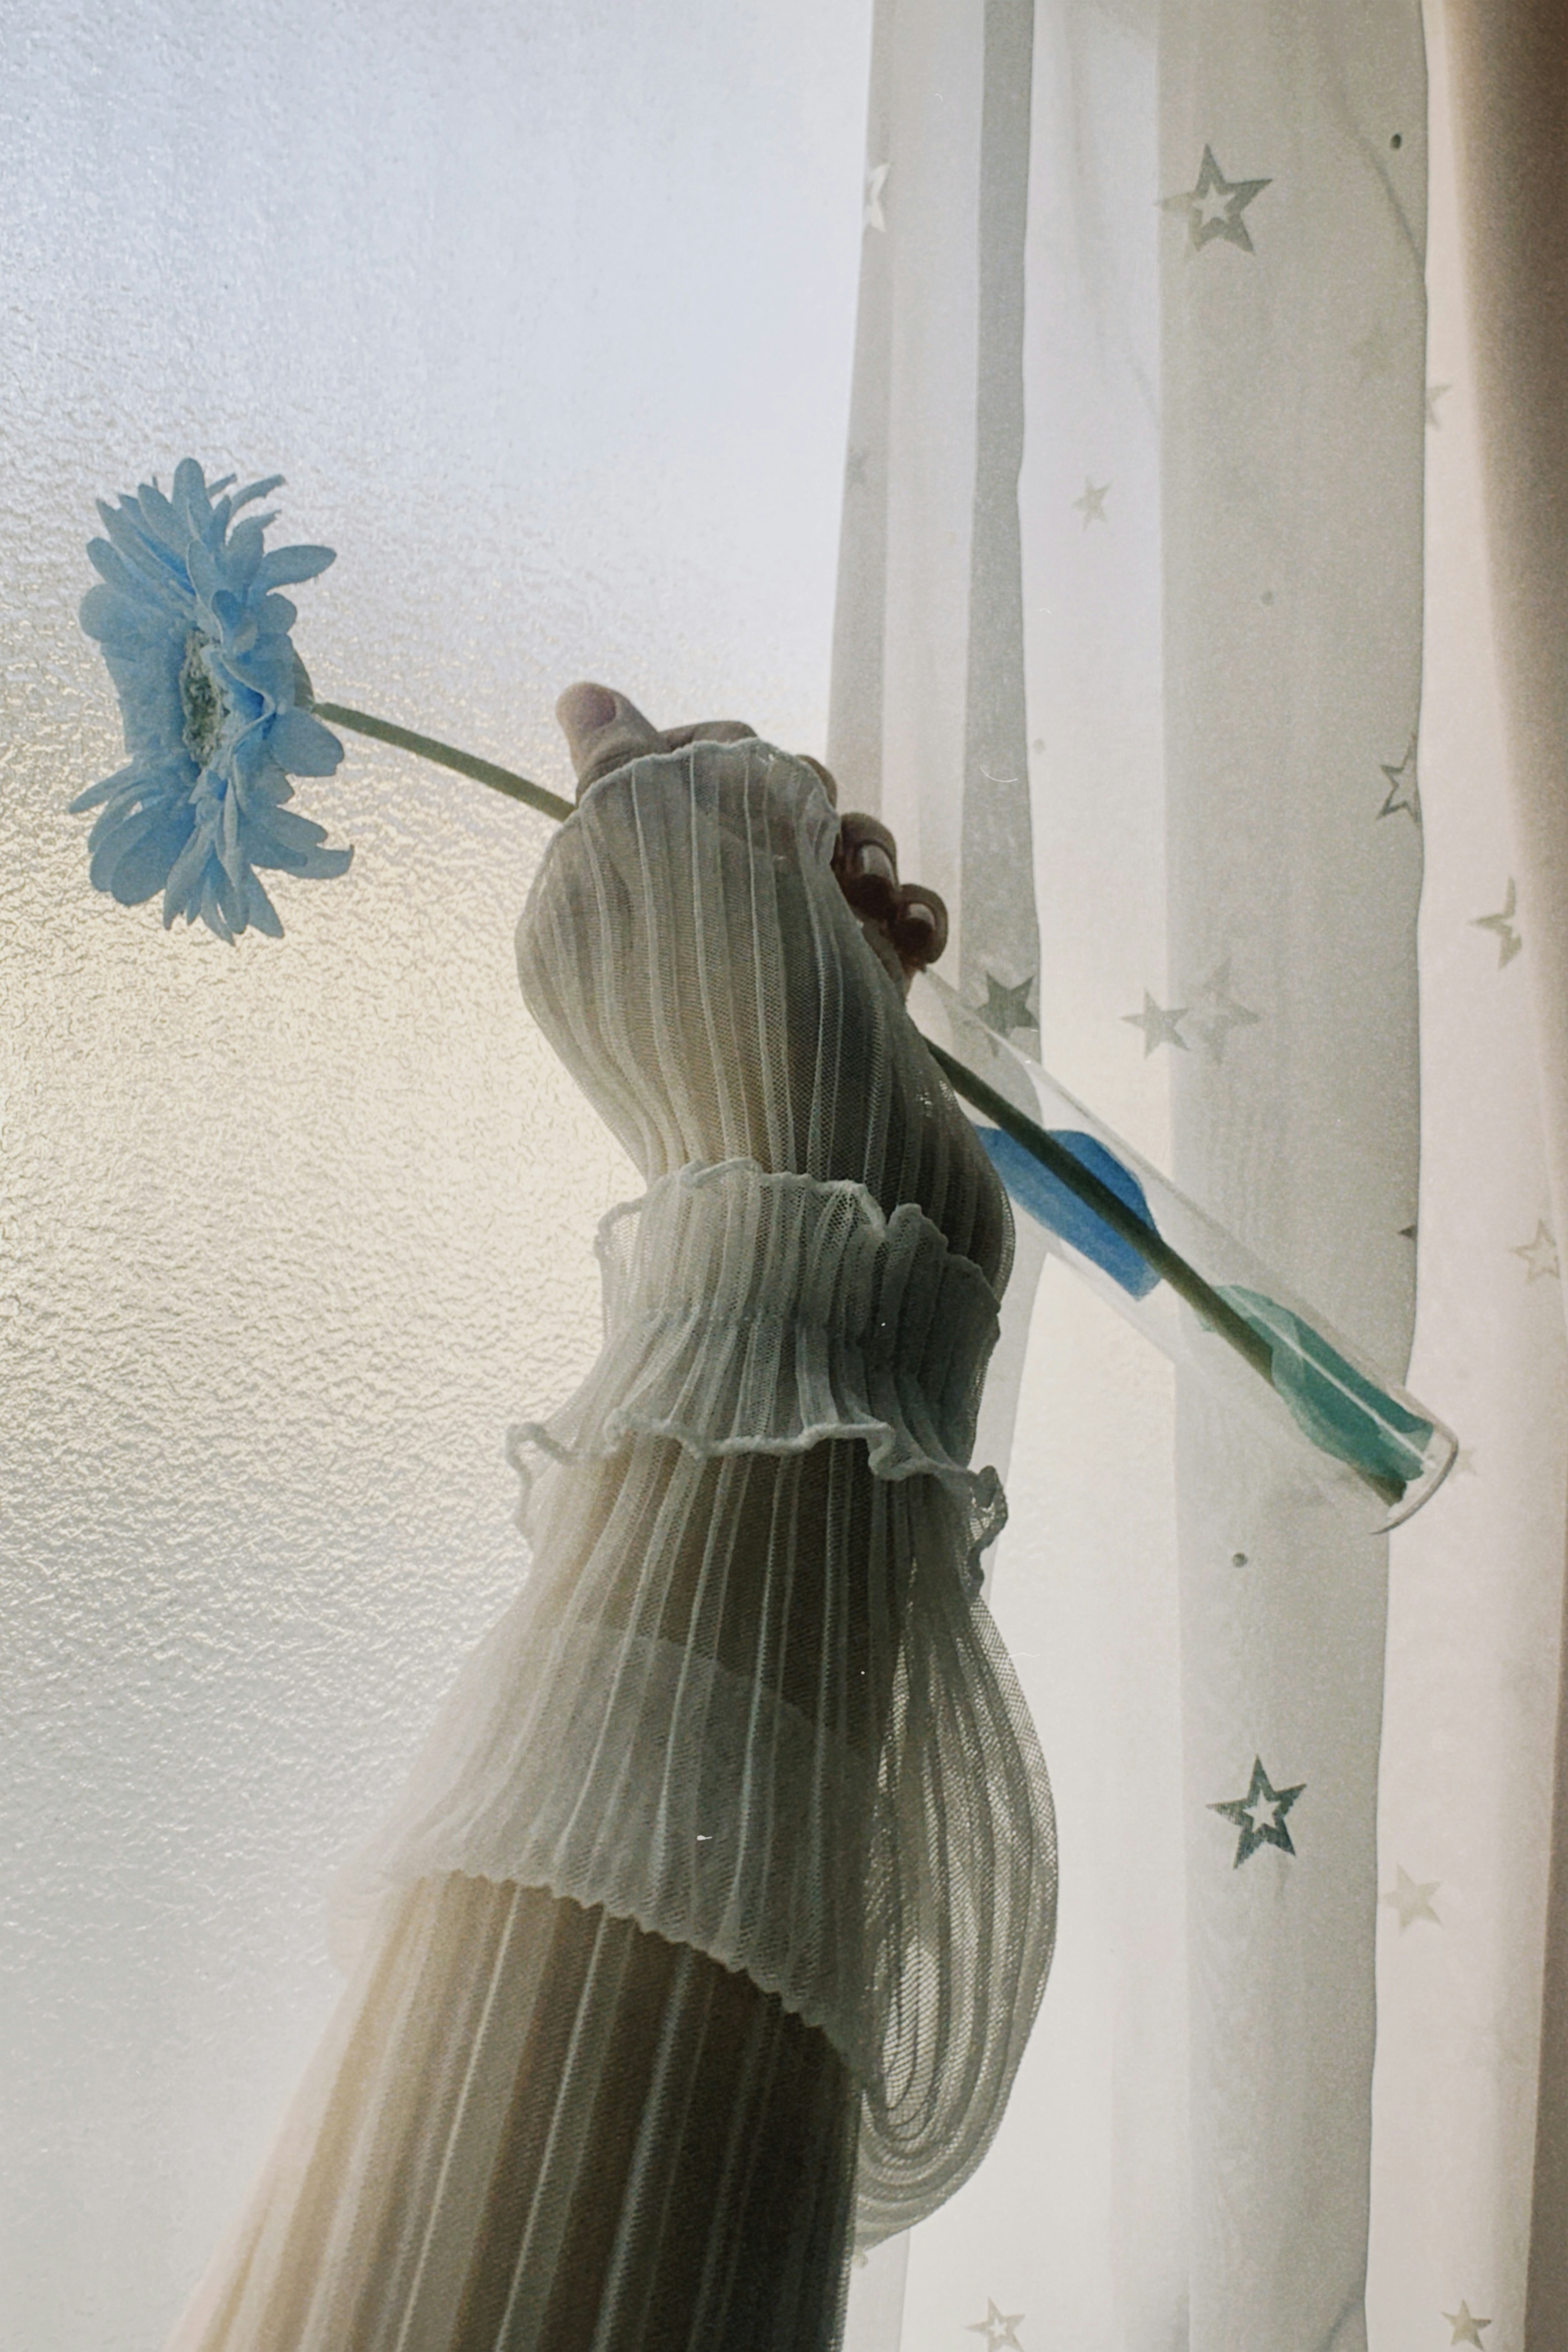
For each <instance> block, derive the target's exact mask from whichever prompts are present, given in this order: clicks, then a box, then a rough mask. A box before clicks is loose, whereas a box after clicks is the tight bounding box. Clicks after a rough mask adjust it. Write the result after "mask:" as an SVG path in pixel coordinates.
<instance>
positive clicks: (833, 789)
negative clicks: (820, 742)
mask: <svg viewBox="0 0 1568 2352" xmlns="http://www.w3.org/2000/svg"><path fill="white" fill-rule="evenodd" d="M795 758H796V759H797V760H798V761H800V762H801V765H802V766H803V767H806V768H809V769H810V770H811V772H812V773H813V775H815V776H816V777H817V778H819V779H820V781H821V784H822V789H823V791H824V792H825V793H826V794H827V805H828V806H829V808H837V806H838V779H837V776H836V775H835V774H834V772H833V771H832V769H831V768H825V767H824V766H823V764H822V762H821V761H820V760H814V759H813V758H812V756H811V753H810V752H809V751H797V752H796V753H795Z"/></svg>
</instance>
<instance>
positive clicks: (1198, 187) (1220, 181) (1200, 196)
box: [1160, 147, 1272, 253]
mask: <svg viewBox="0 0 1568 2352" xmlns="http://www.w3.org/2000/svg"><path fill="white" fill-rule="evenodd" d="M1271 185H1272V183H1271V182H1270V181H1268V180H1227V179H1226V176H1225V173H1223V172H1222V171H1221V170H1220V167H1219V165H1218V163H1216V162H1215V152H1214V149H1213V148H1212V147H1205V149H1204V160H1203V162H1202V163H1201V164H1200V165H1199V166H1198V176H1197V179H1196V181H1195V182H1194V184H1193V186H1192V187H1190V188H1184V189H1183V191H1182V193H1181V194H1180V195H1176V196H1162V197H1161V199H1160V204H1161V208H1162V210H1163V211H1164V212H1168V213H1177V212H1184V213H1185V214H1186V216H1187V235H1188V236H1189V238H1190V239H1191V241H1192V247H1193V251H1194V253H1201V252H1202V250H1203V248H1204V247H1205V245H1212V244H1213V243H1214V241H1215V237H1223V238H1224V239H1225V241H1226V244H1227V245H1235V246H1239V247H1240V248H1241V250H1242V252H1243V253H1254V252H1256V251H1257V247H1255V246H1254V244H1253V242H1252V239H1251V237H1250V236H1249V235H1248V234H1247V223H1246V222H1245V221H1244V220H1243V219H1242V217H1241V215H1242V214H1243V213H1244V212H1245V211H1246V210H1247V205H1249V204H1251V202H1252V201H1253V198H1254V197H1255V196H1258V195H1261V194H1262V193H1263V190H1264V189H1265V188H1267V187H1269V186H1271Z"/></svg>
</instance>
